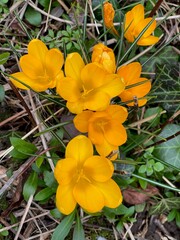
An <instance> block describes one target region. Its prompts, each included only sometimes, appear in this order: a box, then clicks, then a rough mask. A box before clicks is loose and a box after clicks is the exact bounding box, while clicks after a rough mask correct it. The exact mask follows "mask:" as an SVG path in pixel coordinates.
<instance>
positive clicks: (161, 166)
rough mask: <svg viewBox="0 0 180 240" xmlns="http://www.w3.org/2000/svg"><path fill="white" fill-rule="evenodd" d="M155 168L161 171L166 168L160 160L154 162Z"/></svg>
mask: <svg viewBox="0 0 180 240" xmlns="http://www.w3.org/2000/svg"><path fill="white" fill-rule="evenodd" d="M153 168H154V170H155V171H156V172H161V171H163V170H164V165H163V164H162V163H160V162H156V163H155V164H154V166H153Z"/></svg>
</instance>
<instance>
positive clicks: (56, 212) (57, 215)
mask: <svg viewBox="0 0 180 240" xmlns="http://www.w3.org/2000/svg"><path fill="white" fill-rule="evenodd" d="M50 213H51V215H52V216H53V217H54V218H59V219H61V218H62V216H63V214H62V213H61V212H60V211H59V210H58V209H57V208H54V209H52V210H50Z"/></svg>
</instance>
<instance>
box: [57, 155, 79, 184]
mask: <svg viewBox="0 0 180 240" xmlns="http://www.w3.org/2000/svg"><path fill="white" fill-rule="evenodd" d="M76 169H77V160H76V159H74V158H66V159H62V160H59V161H58V162H57V164H56V167H55V169H54V176H55V178H56V180H57V181H58V183H59V184H61V185H66V184H69V183H70V182H71V180H72V178H73V175H74V174H75V173H76Z"/></svg>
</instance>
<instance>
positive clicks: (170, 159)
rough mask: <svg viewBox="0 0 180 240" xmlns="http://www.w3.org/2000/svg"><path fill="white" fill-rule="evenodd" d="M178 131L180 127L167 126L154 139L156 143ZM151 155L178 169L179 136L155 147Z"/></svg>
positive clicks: (179, 154) (179, 159)
mask: <svg viewBox="0 0 180 240" xmlns="http://www.w3.org/2000/svg"><path fill="white" fill-rule="evenodd" d="M178 131H180V126H179V125H176V124H168V125H166V126H165V127H164V129H163V130H162V132H161V133H160V134H159V135H158V137H157V138H156V141H159V140H162V138H167V137H169V136H172V135H173V134H175V133H177V132H178ZM153 155H154V156H155V157H157V158H158V159H160V160H162V161H165V162H167V163H169V164H171V165H173V166H175V167H177V168H180V135H178V136H176V137H174V138H172V139H170V140H168V141H166V142H163V143H161V144H158V145H157V146H155V148H154V151H153Z"/></svg>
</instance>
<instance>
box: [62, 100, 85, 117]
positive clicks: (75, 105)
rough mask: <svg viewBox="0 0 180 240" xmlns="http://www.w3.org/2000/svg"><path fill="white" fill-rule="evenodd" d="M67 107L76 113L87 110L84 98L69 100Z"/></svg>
mask: <svg viewBox="0 0 180 240" xmlns="http://www.w3.org/2000/svg"><path fill="white" fill-rule="evenodd" d="M66 107H67V108H68V109H69V111H70V112H72V113H74V114H79V113H81V112H82V111H83V110H85V108H84V101H83V99H78V100H77V101H76V102H67V103H66Z"/></svg>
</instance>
